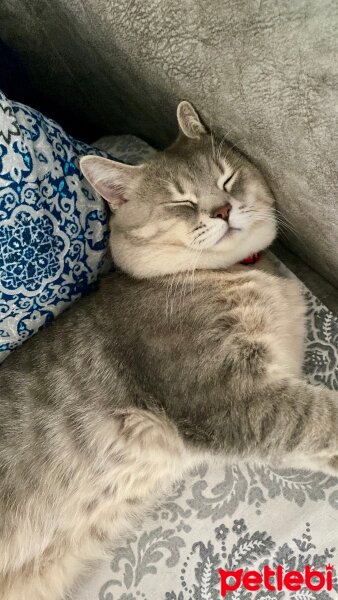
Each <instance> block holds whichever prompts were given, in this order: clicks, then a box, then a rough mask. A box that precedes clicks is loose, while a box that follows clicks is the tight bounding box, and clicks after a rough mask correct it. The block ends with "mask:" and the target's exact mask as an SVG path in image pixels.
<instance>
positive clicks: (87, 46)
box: [0, 0, 338, 284]
mask: <svg viewBox="0 0 338 600" xmlns="http://www.w3.org/2000/svg"><path fill="white" fill-rule="evenodd" d="M337 24H338V3H337V2H335V1H334V0H307V1H305V0H304V1H303V0H299V1H297V2H289V1H288V0H278V2H267V1H264V0H257V1H256V0H250V1H249V2H248V0H233V1H232V2H224V1H223V0H210V1H208V2H205V1H204V0H185V1H184V2H183V3H182V2H181V0H170V2H167V1H166V0H148V1H147V2H139V3H135V2H134V3H130V2H127V0H82V2H68V0H54V2H47V1H46V0H42V1H41V2H33V3H32V2H31V0H20V1H19V0H14V1H13V0H3V1H2V4H1V8H0V27H1V30H2V31H1V30H0V33H2V35H3V37H4V39H5V41H7V42H8V43H9V44H11V45H12V46H13V47H15V48H16V49H17V50H18V51H19V53H20V54H21V56H22V57H23V59H24V61H25V63H26V64H27V65H28V67H29V69H30V71H31V73H32V74H33V76H34V79H35V82H36V83H37V85H39V86H40V88H41V89H43V92H44V93H45V94H47V95H49V97H50V98H51V100H53V98H55V96H57V97H58V98H61V99H62V101H63V102H64V104H65V105H66V106H69V107H70V108H72V109H75V110H77V111H78V112H79V113H80V114H82V115H88V114H90V115H91V117H92V119H94V121H96V123H97V125H98V126H100V127H102V126H104V127H105V128H106V130H107V131H121V130H124V131H130V132H133V133H136V134H138V135H141V136H144V137H146V138H148V139H150V140H152V141H153V142H154V141H155V142H156V141H157V142H159V143H163V144H165V143H167V142H168V141H169V140H170V139H172V136H173V135H174V134H175V131H176V124H175V117H174V108H175V105H176V102H177V100H178V99H180V98H188V99H190V100H191V101H193V102H194V103H195V105H196V107H197V108H198V109H199V110H200V111H201V112H202V114H203V116H204V117H205V119H206V120H207V121H209V122H211V123H212V125H213V127H214V128H215V129H216V130H217V131H219V132H220V133H222V134H226V135H227V137H228V138H229V139H230V140H231V141H232V142H233V143H236V144H237V145H238V146H239V148H240V149H241V150H243V151H244V152H245V153H246V154H248V155H249V156H250V157H251V158H252V159H253V160H254V161H255V162H256V163H257V164H258V165H259V166H260V167H261V168H262V169H263V171H264V172H265V174H266V176H267V177H268V180H269V181H270V184H271V187H272V188H273V190H274V192H275V194H276V197H277V200H278V205H279V207H280V209H281V211H282V213H283V214H284V215H285V217H286V218H287V219H288V221H289V222H290V223H291V224H292V228H294V230H295V231H296V234H293V233H292V232H290V231H288V234H287V236H288V240H289V244H290V246H291V248H293V249H294V250H295V251H296V252H298V254H299V255H300V256H302V257H303V258H304V259H305V260H306V261H307V262H308V263H309V264H311V265H312V266H314V267H315V268H316V269H317V270H318V271H321V272H322V273H324V274H325V276H326V277H327V278H328V279H329V280H330V281H331V282H333V283H334V284H337V283H338V268H337V267H338V253H337V251H336V244H337V239H338V211H337V200H336V185H337V179H338V177H337V161H336V155H337V151H338V124H337V85H338V81H337V80H338V76H337V67H336V64H337V52H338V37H337V33H336V32H337Z"/></svg>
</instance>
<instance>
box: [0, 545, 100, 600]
mask: <svg viewBox="0 0 338 600" xmlns="http://www.w3.org/2000/svg"><path fill="white" fill-rule="evenodd" d="M103 556H104V547H103V544H102V542H99V541H98V540H97V539H95V538H94V537H93V536H89V535H88V536H87V537H86V538H84V539H83V540H79V542H78V543H77V544H75V543H74V545H73V546H72V548H69V549H67V550H66V549H65V550H64V551H63V552H62V550H61V549H60V551H57V549H54V550H53V554H52V556H48V557H46V556H41V557H39V558H38V557H37V558H36V559H35V560H34V563H33V562H32V563H30V564H28V565H25V566H24V567H23V568H21V569H19V570H17V571H14V572H12V573H11V574H10V575H9V574H7V575H5V576H2V577H1V576H0V600H66V598H67V597H68V596H67V593H68V592H69V591H70V590H71V588H72V586H73V585H74V582H75V581H76V578H77V576H79V575H80V574H81V573H82V572H83V569H84V566H85V565H86V563H87V561H88V560H89V559H98V558H102V557H103Z"/></svg>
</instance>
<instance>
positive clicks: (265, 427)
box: [167, 379, 338, 475]
mask: <svg viewBox="0 0 338 600" xmlns="http://www.w3.org/2000/svg"><path fill="white" fill-rule="evenodd" d="M167 410H168V412H169V411H170V416H171V418H172V419H173V420H174V421H175V423H176V425H177V427H178V430H179V431H180V433H181V435H182V436H183V437H184V439H185V440H186V442H187V443H188V444H189V445H193V446H194V447H198V448H200V449H202V448H203V449H206V450H211V451H214V452H221V453H226V454H227V456H230V457H232V458H234V459H236V458H241V459H258V460H260V461H261V460H263V461H264V462H267V463H274V464H276V463H280V462H282V461H283V462H286V463H287V462H288V460H289V462H290V463H291V462H292V464H293V466H297V461H298V463H299V466H304V463H306V465H307V467H308V468H311V469H314V470H318V469H319V468H320V469H322V470H324V471H326V472H329V473H331V474H335V475H338V460H337V456H338V394H337V392H332V391H330V390H328V389H326V388H324V387H319V386H318V387H317V386H311V385H309V384H307V383H306V382H304V381H301V380H297V379H289V380H288V379H285V380H281V381H275V382H271V383H264V384H263V383H261V384H258V383H255V384H253V385H252V386H251V388H250V387H249V386H248V388H247V389H246V390H243V389H242V390H241V392H240V393H239V392H238V390H237V391H236V392H235V390H234V388H233V390H232V392H231V390H230V389H229V391H228V392H227V395H226V397H225V398H224V399H223V401H221V400H220V398H212V397H210V398H208V399H207V398H204V400H202V398H201V400H200V401H199V402H198V405H197V406H196V404H195V405H194V407H193V409H192V408H191V405H190V406H187V405H185V404H182V403H180V404H175V405H174V406H170V407H168V409H167Z"/></svg>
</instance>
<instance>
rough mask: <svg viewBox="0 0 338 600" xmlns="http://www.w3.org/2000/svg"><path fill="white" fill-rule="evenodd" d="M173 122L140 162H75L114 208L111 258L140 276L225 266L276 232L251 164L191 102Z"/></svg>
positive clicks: (271, 201) (266, 195)
mask: <svg viewBox="0 0 338 600" xmlns="http://www.w3.org/2000/svg"><path fill="white" fill-rule="evenodd" d="M177 119H178V124H179V128H180V134H179V136H178V138H177V140H176V142H175V143H174V144H173V145H172V146H170V147H169V148H167V149H166V150H164V152H158V153H157V154H156V155H155V156H154V158H152V159H151V160H149V161H148V162H146V163H144V164H142V165H139V166H130V165H124V164H122V163H117V162H115V161H112V160H108V159H105V158H101V157H96V156H85V157H83V158H82V159H81V161H80V165H81V170H82V172H83V174H84V175H85V177H86V178H87V180H88V181H89V183H91V185H92V186H93V188H94V189H95V190H96V192H98V193H99V194H100V195H101V196H103V198H105V199H106V200H107V202H108V204H109V206H110V208H111V210H112V217H111V222H110V227H111V237H110V246H111V251H112V255H113V258H114V262H115V264H116V265H118V266H119V267H120V268H121V269H122V270H123V271H125V272H126V273H129V274H130V275H133V276H135V277H138V278H147V277H154V276H157V275H166V274H169V273H176V272H178V271H187V270H189V269H194V268H197V269H222V268H226V267H229V266H230V265H233V264H235V263H237V262H240V261H241V260H243V259H245V258H246V257H248V256H249V255H251V254H253V253H255V252H259V251H260V250H262V249H263V248H266V247H267V246H268V245H269V244H270V243H271V242H272V240H273V239H274V237H275V235H276V220H275V216H274V209H273V204H274V199H273V196H272V194H271V191H270V190H269V188H268V186H267V184H266V182H265V181H264V179H263V177H262V175H261V174H260V172H259V171H258V170H257V168H256V167H255V166H254V165H252V164H251V163H250V162H249V161H248V160H247V159H246V158H245V157H244V156H243V155H242V154H240V152H238V151H237V150H236V149H235V148H234V147H233V146H232V145H230V144H229V143H228V142H226V141H225V140H224V139H223V140H217V139H215V137H214V136H212V135H211V134H210V133H209V132H208V130H207V128H206V127H205V126H204V124H203V123H202V121H201V120H200V118H199V116H198V114H197V113H196V111H195V110H194V108H193V107H192V106H191V104H189V102H181V103H180V104H179V105H178V109H177Z"/></svg>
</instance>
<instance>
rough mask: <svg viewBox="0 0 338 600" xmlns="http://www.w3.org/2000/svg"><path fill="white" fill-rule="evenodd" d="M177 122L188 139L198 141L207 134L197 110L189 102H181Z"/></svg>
mask: <svg viewBox="0 0 338 600" xmlns="http://www.w3.org/2000/svg"><path fill="white" fill-rule="evenodd" d="M177 121H178V124H179V126H180V130H181V131H182V133H184V135H185V136H186V137H188V138H192V139H198V138H200V137H201V136H202V135H205V134H206V133H207V129H206V127H205V126H204V125H203V123H202V121H201V119H200V118H199V116H198V114H197V112H196V110H195V109H194V107H193V106H192V105H191V104H190V102H187V100H183V101H182V102H180V103H179V105H178V107H177Z"/></svg>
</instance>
